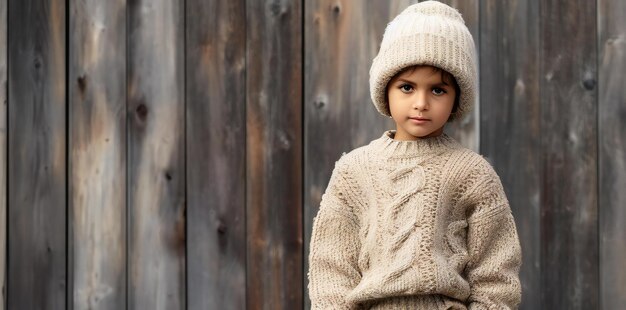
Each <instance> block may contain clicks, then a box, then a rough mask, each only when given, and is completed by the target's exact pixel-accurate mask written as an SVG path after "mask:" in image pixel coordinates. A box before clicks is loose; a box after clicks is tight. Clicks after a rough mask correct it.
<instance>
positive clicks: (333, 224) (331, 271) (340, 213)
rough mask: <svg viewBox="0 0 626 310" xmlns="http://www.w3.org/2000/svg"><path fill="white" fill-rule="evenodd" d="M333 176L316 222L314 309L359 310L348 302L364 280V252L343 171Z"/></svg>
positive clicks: (311, 272)
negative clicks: (361, 259) (361, 268)
mask: <svg viewBox="0 0 626 310" xmlns="http://www.w3.org/2000/svg"><path fill="white" fill-rule="evenodd" d="M339 170H340V168H339V166H338V165H336V166H335V170H334V171H333V175H332V176H331V179H330V182H329V185H328V187H327V188H326V191H325V193H324V195H323V196H322V201H321V203H320V208H319V211H318V213H317V216H316V217H315V219H314V220H313V232H312V234H311V244H310V253H309V272H308V277H309V286H308V289H309V297H310V298H311V309H313V310H316V309H358V307H357V305H351V304H349V303H348V302H347V301H346V300H345V296H346V295H347V294H348V292H349V291H350V290H352V289H353V288H354V287H356V286H357V284H358V283H359V281H360V279H361V273H360V271H359V269H358V265H357V259H358V253H359V251H360V247H361V244H360V240H359V238H358V223H357V221H356V219H355V217H354V215H353V213H352V211H351V209H350V208H349V207H350V206H349V205H348V204H347V202H346V200H345V196H346V195H344V191H345V189H344V187H345V186H344V184H343V183H344V182H345V178H344V177H343V173H342V171H339Z"/></svg>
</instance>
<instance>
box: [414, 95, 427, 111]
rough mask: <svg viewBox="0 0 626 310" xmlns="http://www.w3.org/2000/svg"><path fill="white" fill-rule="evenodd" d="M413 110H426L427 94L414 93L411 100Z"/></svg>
mask: <svg viewBox="0 0 626 310" xmlns="http://www.w3.org/2000/svg"><path fill="white" fill-rule="evenodd" d="M413 109H415V110H418V111H421V110H427V109H428V94H427V93H426V92H425V91H416V92H415V98H414V100H413Z"/></svg>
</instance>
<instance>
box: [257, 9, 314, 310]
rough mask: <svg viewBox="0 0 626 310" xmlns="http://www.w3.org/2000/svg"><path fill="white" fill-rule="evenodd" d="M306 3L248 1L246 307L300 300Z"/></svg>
mask: <svg viewBox="0 0 626 310" xmlns="http://www.w3.org/2000/svg"><path fill="white" fill-rule="evenodd" d="M302 4H303V3H302V1H299V0H282V1H254V0H249V1H247V4H246V12H247V19H246V20H247V32H246V33H247V37H246V39H247V50H246V55H247V57H246V59H247V78H246V85H247V86H246V93H247V97H246V107H247V110H246V117H247V128H246V132H247V137H246V138H247V139H246V142H247V143H246V145H247V153H246V155H247V157H246V163H247V165H246V170H247V174H246V175H247V181H246V201H247V203H246V205H247V208H246V219H247V237H248V238H247V240H248V255H247V283H248V285H247V289H248V291H247V303H248V304H247V308H248V309H301V308H302V305H303V296H302V289H301V288H302V281H303V268H302V267H303V266H302V238H303V237H302V231H303V230H302V207H301V206H302V56H301V53H302V30H303V29H302V9H303V8H302Z"/></svg>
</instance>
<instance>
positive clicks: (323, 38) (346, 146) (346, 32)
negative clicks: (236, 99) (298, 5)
mask: <svg viewBox="0 0 626 310" xmlns="http://www.w3.org/2000/svg"><path fill="white" fill-rule="evenodd" d="M416 2H417V1H410V0H406V1H404V0H403V1H389V2H387V1H331V0H316V1H306V2H305V5H306V7H305V14H304V17H305V21H304V31H305V35H304V38H305V43H304V68H305V70H304V80H305V82H304V85H305V89H304V154H305V155H304V162H305V166H304V214H305V218H304V231H305V239H304V245H305V251H304V253H305V256H304V260H305V264H304V270H305V271H307V270H308V255H309V246H310V244H309V243H310V240H311V239H310V237H311V229H312V225H313V222H312V221H313V217H314V216H315V215H316V214H317V210H318V208H319V204H320V201H321V198H322V194H323V193H324V190H325V189H326V186H327V184H328V181H329V179H330V174H331V172H332V169H333V167H334V164H335V161H336V160H338V159H339V157H340V156H341V153H343V152H349V151H351V150H352V149H354V148H356V147H359V146H362V145H365V144H367V143H369V142H370V141H371V140H373V139H376V138H378V137H380V136H381V135H382V134H383V132H384V131H385V130H387V129H394V128H395V124H394V123H393V121H392V120H391V119H389V118H386V117H384V116H382V115H380V114H379V113H378V111H377V110H376V108H375V107H374V105H373V104H372V101H371V99H370V93H369V69H370V66H371V64H372V59H374V57H375V56H376V54H377V53H378V50H379V48H380V42H381V40H382V36H383V32H384V30H385V27H386V26H387V23H389V22H390V21H391V20H392V19H393V18H394V17H395V16H396V15H397V14H398V13H400V12H401V11H402V10H403V9H405V8H406V7H407V6H409V5H411V4H413V3H416ZM307 286H308V279H307V278H306V274H305V278H304V282H303V289H304V291H305V294H306V295H305V308H306V309H309V308H310V306H311V305H310V302H311V301H310V299H309V297H308V291H307Z"/></svg>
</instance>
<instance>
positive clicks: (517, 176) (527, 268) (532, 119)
mask: <svg viewBox="0 0 626 310" xmlns="http://www.w3.org/2000/svg"><path fill="white" fill-rule="evenodd" d="M480 10H481V11H480V16H481V26H480V48H479V50H480V70H479V71H480V77H481V79H480V94H481V95H480V103H481V104H480V142H481V143H480V152H481V154H483V155H485V156H486V157H487V159H488V160H489V161H490V162H491V163H492V164H493V165H494V167H495V169H496V171H497V172H498V173H499V175H500V178H501V180H502V183H503V185H504V187H505V189H506V193H507V196H508V199H509V201H510V203H511V209H512V210H513V214H514V215H515V221H516V224H517V226H518V233H519V236H520V241H521V243H522V250H523V252H522V257H523V263H522V270H521V272H520V277H521V281H522V296H523V298H522V304H521V308H522V309H541V292H542V289H541V267H540V266H541V261H540V258H541V257H540V253H541V252H540V248H539V246H540V245H541V242H540V232H541V226H540V225H539V224H538V223H540V219H541V203H540V198H541V190H542V189H541V186H540V180H541V171H542V168H541V162H540V160H541V151H542V149H541V136H542V132H541V128H540V126H541V123H542V122H541V119H540V111H541V98H540V97H539V86H540V66H539V59H540V55H541V53H540V52H539V46H540V45H539V38H540V36H539V17H538V16H539V3H537V2H534V1H532V2H531V1H515V2H513V1H498V0H489V1H482V2H481V6H480ZM504 34H506V35H504Z"/></svg>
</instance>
